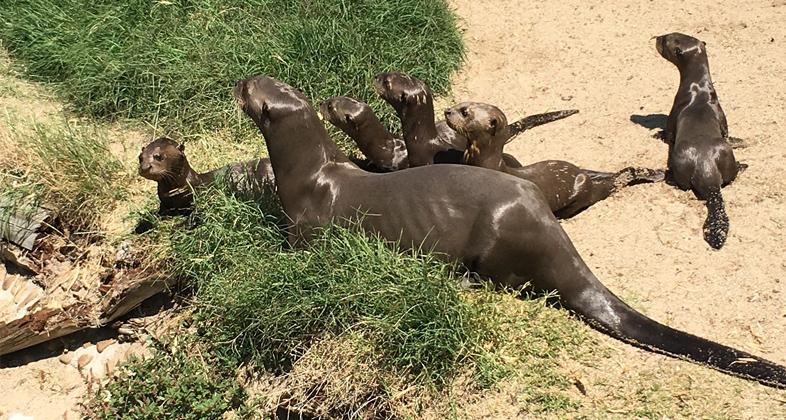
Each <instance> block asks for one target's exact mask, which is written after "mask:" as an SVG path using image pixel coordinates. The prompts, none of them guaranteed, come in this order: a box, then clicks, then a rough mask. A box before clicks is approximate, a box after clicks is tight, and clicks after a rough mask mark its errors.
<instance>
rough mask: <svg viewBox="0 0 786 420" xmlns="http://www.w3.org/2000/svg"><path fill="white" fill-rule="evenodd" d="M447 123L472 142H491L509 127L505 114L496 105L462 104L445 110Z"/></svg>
mask: <svg viewBox="0 0 786 420" xmlns="http://www.w3.org/2000/svg"><path fill="white" fill-rule="evenodd" d="M445 122H447V124H448V127H450V128H452V129H453V130H454V131H456V132H457V133H459V134H463V135H464V136H465V137H467V139H468V140H469V141H471V142H473V143H474V142H479V141H484V140H485V141H487V142H490V141H491V140H492V139H493V138H494V137H496V136H497V134H499V133H500V132H501V131H502V130H503V129H506V128H507V126H508V120H507V118H506V117H505V114H504V113H502V111H500V109H499V108H497V107H496V106H494V105H489V104H484V103H480V102H462V103H460V104H458V105H454V106H452V107H450V108H448V109H446V110H445Z"/></svg>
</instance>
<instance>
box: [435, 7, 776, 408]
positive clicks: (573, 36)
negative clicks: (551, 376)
mask: <svg viewBox="0 0 786 420" xmlns="http://www.w3.org/2000/svg"><path fill="white" fill-rule="evenodd" d="M451 3H452V4H453V6H454V7H455V9H456V10H457V12H458V14H459V15H460V16H461V18H462V20H463V22H462V26H463V27H464V28H465V33H464V37H465V40H466V43H467V49H468V54H467V63H466V65H465V66H464V70H463V71H462V72H461V73H460V74H459V75H458V76H457V77H456V78H455V80H454V94H453V98H451V99H452V100H455V101H456V102H459V101H465V100H475V101H486V102H490V103H493V104H496V105H498V106H499V107H500V108H502V109H503V111H506V113H507V115H508V119H509V120H513V119H517V118H518V117H520V116H522V115H525V114H533V113H538V112H545V111H549V110H556V109H567V108H577V109H579V110H580V111H581V113H580V114H578V115H576V116H573V117H570V118H568V119H566V120H563V121H560V122H556V123H552V124H548V125H546V126H543V127H539V128H537V129H534V130H532V131H530V132H528V133H525V134H524V135H522V136H520V137H519V138H518V139H517V140H515V141H514V142H513V143H511V144H510V145H509V146H508V147H507V149H506V151H507V152H509V153H512V154H514V155H515V156H516V157H518V158H519V159H520V160H521V161H522V162H536V161H539V160H544V159H563V160H567V161H570V162H573V163H576V164H577V165H579V166H581V167H585V168H590V169H596V170H607V171H615V170H618V169H621V168H623V167H625V166H630V165H636V166H647V167H651V168H662V167H664V166H665V163H666V154H667V147H666V145H665V144H664V143H662V142H661V141H659V140H656V139H653V138H652V137H651V134H652V133H654V132H655V131H656V130H649V129H647V128H644V127H642V126H640V125H637V124H634V123H633V122H631V121H630V117H631V116H632V115H647V114H668V112H669V110H670V107H671V104H672V100H673V98H674V94H675V92H676V89H677V85H678V83H679V76H678V72H677V69H676V68H675V67H674V66H673V65H672V64H671V63H669V62H667V61H666V60H664V59H662V58H661V57H660V56H659V55H658V53H657V52H656V51H655V48H654V41H653V40H650V38H651V37H652V36H654V35H660V34H664V33H668V32H674V31H678V32H685V33H688V34H693V35H694V36H696V37H698V38H700V39H702V40H704V41H705V42H706V43H707V50H708V52H709V59H710V68H711V72H712V76H713V80H714V82H715V88H716V89H717V91H718V95H719V98H720V101H721V103H722V104H723V107H724V110H725V112H726V115H727V117H728V120H729V127H730V129H729V131H730V134H731V135H732V136H735V137H740V138H743V139H745V140H746V141H747V142H748V143H749V144H750V146H749V147H747V148H745V149H737V150H735V154H736V156H737V159H738V160H740V161H742V162H744V163H747V164H749V165H750V168H749V169H748V170H747V171H745V172H744V173H742V174H741V175H740V177H739V178H738V179H737V181H736V182H734V183H733V184H732V185H730V186H728V187H726V188H725V189H724V190H723V195H724V198H725V200H726V203H727V211H728V214H729V217H730V219H731V230H730V235H729V239H728V241H727V243H726V246H725V247H724V248H723V249H722V250H721V251H718V252H716V251H712V250H711V249H710V248H709V246H708V245H707V244H706V243H705V242H704V241H703V240H702V232H701V226H702V223H703V221H704V218H705V216H706V209H705V207H704V205H703V204H702V203H701V202H699V201H697V200H695V199H694V197H693V195H692V193H690V192H683V191H679V190H677V189H675V188H673V187H670V186H668V185H665V184H663V183H661V184H653V185H640V186H635V187H632V188H628V189H625V190H623V191H621V192H619V193H618V194H616V195H615V196H612V197H611V198H609V199H607V200H605V201H603V202H601V203H598V204H596V205H595V206H593V207H592V208H590V209H589V210H587V211H586V212H584V213H582V214H580V215H579V216H577V217H575V218H573V219H571V220H568V221H565V222H563V226H564V227H565V229H566V230H567V232H568V234H569V235H570V237H571V239H573V242H574V244H575V245H576V247H577V248H578V250H579V252H580V253H581V255H582V256H583V257H584V258H585V260H586V261H587V263H588V264H589V266H590V267H591V268H592V270H593V271H594V272H595V274H596V275H597V276H598V277H599V278H600V279H601V281H603V282H604V284H606V285H607V286H608V287H609V288H611V289H612V290H613V291H614V292H615V293H617V294H618V295H620V296H621V297H623V299H625V300H627V301H629V302H630V303H631V304H633V305H634V306H635V307H636V308H637V309H639V310H641V311H643V312H644V313H646V314H648V315H649V316H652V317H653V318H655V319H657V320H659V321H662V322H665V323H667V324H669V325H671V326H673V327H676V328H680V329H683V330H686V331H689V332H691V333H694V334H697V335H700V336H703V337H707V338H710V339H713V340H716V341H719V342H721V343H724V344H728V345H733V346H735V347H738V348H741V349H744V350H746V351H749V352H752V353H754V354H757V355H761V356H763V357H766V358H769V359H770V360H773V361H775V362H777V363H780V364H786V288H784V285H786V243H785V242H784V234H785V233H786V193H785V192H784V191H786V146H784V144H783V141H784V139H783V128H784V125H785V124H786V122H785V121H786V118H784V117H786V112H785V111H784V110H785V109H786V107H785V104H786V85H784V81H786V67H785V64H786V2H784V1H773V0H766V1H749V2H736V1H729V0H713V1H707V0H699V1H673V0H672V1H659V2H652V1H615V2H602V3H601V2H585V1H580V0H563V1H559V2H519V1H513V0H494V1H478V0H453V1H451ZM593 4H594V5H593ZM436 112H437V113H439V112H441V109H437V110H436ZM607 341H608V342H609V343H610V344H611V345H612V346H613V347H614V348H615V351H614V352H613V354H612V358H613V359H616V360H609V361H608V362H606V363H604V365H603V366H600V367H599V368H598V369H594V368H584V369H583V371H582V373H581V375H584V376H587V377H589V378H590V382H592V381H591V379H592V378H593V377H594V379H596V380H597V381H599V382H603V381H602V380H601V379H604V378H605V379H604V380H606V381H611V384H610V385H609V386H605V387H602V388H603V389H602V390H601V391H600V392H596V391H594V390H593V386H592V385H589V386H588V392H589V397H588V398H587V400H586V401H585V402H586V407H585V408H590V407H593V406H603V407H606V408H609V407H611V408H613V406H614V402H608V401H603V399H604V398H608V397H609V396H610V394H613V393H615V392H622V393H624V392H625V391H614V388H615V386H614V384H615V383H616V384H620V386H622V387H628V386H636V387H646V382H647V380H646V378H647V377H648V374H651V375H654V376H656V377H658V378H659V379H658V382H663V383H666V384H668V383H669V377H672V376H674V377H675V380H674V383H672V384H670V385H671V386H673V387H674V388H673V389H671V391H670V392H673V393H672V394H671V395H670V397H671V398H672V399H676V398H677V397H678V396H679V397H680V398H682V397H683V396H685V395H687V399H690V394H691V392H692V390H693V389H698V388H706V390H707V391H708V392H709V394H710V395H712V393H715V394H716V396H717V397H718V401H716V403H718V404H719V405H725V406H726V408H728V410H727V411H724V410H720V408H723V407H717V406H712V407H710V405H713V403H709V402H707V401H705V402H704V403H705V404H708V406H707V409H708V410H709V409H712V410H718V411H717V412H718V413H725V414H726V415H731V416H732V417H738V416H740V417H748V416H750V417H751V418H755V417H766V416H773V415H774V416H786V409H785V407H786V405H784V404H786V394H784V393H782V392H775V391H769V390H767V389H766V388H764V387H762V386H759V385H751V384H749V383H746V382H744V381H740V380H736V379H729V378H727V377H726V376H725V375H721V374H718V373H714V372H709V370H708V369H703V368H701V367H696V366H692V365H690V364H687V363H684V362H679V361H673V360H670V359H667V358H665V357H661V356H657V355H652V354H648V353H646V352H643V351H639V350H635V349H632V348H630V347H629V346H625V345H622V344H619V343H616V342H613V341H612V340H607ZM634 372H635V374H634ZM686 375H687V376H686ZM631 376H635V377H631ZM642 378H645V379H642ZM682 382H684V384H682ZM716 387H717V391H712V389H714V388H716ZM721 403H722V404H721ZM694 404H697V405H696V407H698V408H699V410H698V411H697V413H701V412H702V411H701V409H700V407H701V406H700V405H699V404H701V401H694ZM696 407H694V408H696ZM624 408H625V407H622V408H621V409H623V411H624ZM776 413H777V414H776ZM508 414H509V413H508ZM672 415H674V414H672Z"/></svg>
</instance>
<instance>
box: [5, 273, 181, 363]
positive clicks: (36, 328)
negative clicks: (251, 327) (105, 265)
mask: <svg viewBox="0 0 786 420" xmlns="http://www.w3.org/2000/svg"><path fill="white" fill-rule="evenodd" d="M173 286H174V281H173V280H172V279H169V278H162V277H160V276H159V275H157V274H155V273H145V272H140V271H137V270H129V271H121V272H119V273H116V275H115V277H114V279H113V281H112V282H111V283H110V284H108V285H104V286H102V287H101V289H99V290H100V291H102V292H104V293H103V296H101V297H100V299H99V300H98V304H94V303H87V302H77V303H74V304H71V305H68V306H65V307H59V308H53V307H46V306H44V307H38V306H36V307H34V308H32V309H31V311H30V312H29V313H28V314H26V315H25V316H23V317H22V318H19V319H16V320H13V321H10V322H7V323H2V324H0V356H2V355H6V354H9V353H13V352H15V351H18V350H22V349H25V348H28V347H32V346H34V345H36V344H40V343H43V342H46V341H49V340H53V339H56V338H58V337H63V336H65V335H68V334H72V333H74V332H77V331H80V330H84V329H89V328H97V327H102V326H106V325H108V324H109V323H111V322H112V321H114V320H116V319H118V318H120V317H121V316H123V315H126V314H128V313H129V312H131V311H132V310H134V309H135V308H137V307H138V306H139V305H141V304H142V302H144V301H145V300H147V299H148V298H150V297H152V296H154V295H156V294H158V293H161V292H165V291H167V290H169V289H170V288H171V287H173ZM93 301H95V300H93Z"/></svg>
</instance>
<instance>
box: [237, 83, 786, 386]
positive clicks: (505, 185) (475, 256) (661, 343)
mask: <svg viewBox="0 0 786 420" xmlns="http://www.w3.org/2000/svg"><path fill="white" fill-rule="evenodd" d="M234 96H235V98H236V99H237V102H238V105H239V106H240V107H241V108H242V109H243V111H244V112H245V113H246V115H248V116H249V117H250V118H251V119H252V120H253V121H254V123H256V125H257V127H259V130H260V131H261V132H262V135H263V136H264V137H265V140H266V144H267V148H268V152H269V153H270V160H271V163H272V165H273V171H274V172H275V174H276V184H277V186H278V190H277V193H278V196H279V199H280V202H281V205H282V207H283V210H284V213H285V214H286V215H287V216H288V220H289V221H290V223H291V228H290V229H289V241H290V243H292V244H293V245H303V244H307V242H308V240H309V239H311V238H312V237H313V235H314V231H315V229H318V228H320V227H323V226H326V225H328V224H330V223H340V224H344V225H346V224H347V223H349V222H350V221H352V220H357V221H358V222H359V227H360V228H362V229H364V230H365V231H367V232H372V233H375V234H378V235H380V236H381V237H382V238H385V239H386V240H388V241H391V242H394V243H396V244H397V246H399V247H401V248H405V249H407V248H412V247H419V248H422V249H430V250H433V252H435V254H436V255H438V256H440V257H442V258H444V259H447V260H451V261H457V262H460V263H462V264H463V265H464V266H465V267H466V268H467V269H469V270H472V271H474V272H477V273H479V274H481V275H483V276H487V277H489V278H490V279H491V280H492V281H493V282H494V283H496V284H497V285H500V286H506V287H511V288H522V287H525V286H526V285H528V284H530V285H532V288H534V289H535V291H538V292H548V291H556V292H558V296H559V299H560V301H561V302H562V303H563V304H564V305H565V306H566V307H568V308H569V309H571V310H572V311H573V312H574V313H576V314H578V315H579V316H580V317H582V319H584V320H585V321H586V322H588V323H589V324H590V325H592V326H593V327H595V328H597V329H599V330H600V331H602V332H605V333H606V334H609V335H610V336H612V337H615V338H617V339H620V340H623V341H625V342H627V343H630V344H633V345H636V346H639V347H642V348H645V349H648V350H650V351H655V352H659V353H662V354H666V355H669V356H672V357H678V358H683V359H688V360H692V361H694V362H697V363H701V364H705V365H707V366H710V367H713V368H715V369H718V370H720V371H722V372H726V373H729V374H733V375H736V376H740V377H743V378H748V379H753V380H756V381H759V382H761V383H763V384H766V385H769V386H774V387H780V388H784V387H786V368H784V367H783V366H779V365H776V364H774V363H772V362H769V361H767V360H764V359H761V358H759V357H756V356H753V355H751V354H749V353H745V352H743V351H740V350H737V349H734V348H731V347H727V346H724V345H721V344H718V343H715V342H712V341H709V340H706V339H703V338H700V337H696V336H694V335H691V334H688V333H685V332H682V331H678V330H675V329H673V328H670V327H667V326H665V325H663V324H660V323H658V322H656V321H654V320H652V319H650V318H647V317H646V316H644V315H643V314H641V313H640V312H637V311H636V310H634V309H633V308H631V307H630V306H628V305H627V304H626V303H624V302H622V301H621V300H620V299H619V298H618V297H617V296H615V295H614V294H613V293H612V292H611V291H610V290H608V289H607V288H606V287H605V286H603V284H601V283H600V281H599V280H598V279H597V278H596V277H595V275H594V274H592V272H591V271H590V269H589V267H587V264H586V263H584V261H583V260H582V259H581V256H579V253H578V252H577V251H576V249H575V248H574V246H573V244H572V243H571V241H570V239H569V238H568V235H567V234H566V233H565V231H564V230H563V229H562V227H561V226H560V224H559V222H558V221H557V219H556V218H555V217H554V215H553V214H552V213H551V211H550V209H549V207H548V205H547V204H546V202H545V201H544V200H543V194H542V193H541V192H540V190H538V188H537V187H536V186H535V184H533V183H532V182H529V181H526V180H523V179H519V178H516V177H513V176H510V175H507V174H504V173H501V172H497V171H490V170H486V169H481V168H473V167H471V166H466V165H439V166H434V165H429V166H422V167H417V168H410V169H407V170H404V171H396V172H390V173H383V174H376V173H370V172H365V171H363V170H361V169H360V168H358V167H357V166H355V165H354V164H353V163H352V162H350V161H349V159H347V157H346V156H345V155H344V154H343V153H342V152H341V151H340V150H339V148H338V147H337V146H336V144H335V143H333V142H332V141H331V140H330V138H329V137H328V134H327V131H326V130H325V126H324V125H323V124H322V121H320V120H319V117H317V113H316V112H315V111H314V108H313V107H312V106H311V104H310V103H309V101H308V99H306V97H305V95H303V93H302V92H300V91H298V90H297V89H295V88H293V87H291V86H289V85H287V84H285V83H282V82H280V81H278V80H276V79H273V78H271V77H268V76H255V77H251V78H248V79H245V80H241V81H239V82H238V83H237V84H236V85H235V89H234ZM361 215H365V216H364V217H360V218H359V220H358V216H361Z"/></svg>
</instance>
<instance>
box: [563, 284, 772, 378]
mask: <svg viewBox="0 0 786 420" xmlns="http://www.w3.org/2000/svg"><path fill="white" fill-rule="evenodd" d="M598 287H600V288H601V289H602V290H603V292H600V295H599V293H597V292H596V291H597V290H598ZM588 290H592V292H585V293H580V294H577V296H578V297H577V298H574V299H571V300H574V302H571V301H570V300H565V301H564V303H565V305H566V306H568V307H569V308H571V309H573V310H574V312H575V313H577V314H578V315H579V316H581V317H582V318H583V319H584V320H585V321H586V322H587V323H588V324H590V325H591V326H592V327H594V328H596V329H598V330H600V331H601V332H604V333H606V334H608V335H610V336H612V337H614V338H617V339H619V340H622V341H624V342H626V343H629V344H631V345H634V346H636V347H640V348H643V349H646V350H650V351H653V352H656V353H661V354H664V355H667V356H671V357H675V358H679V359H684V360H689V361H692V362H695V363H699V364H701V365H705V366H708V367H711V368H713V369H717V370H719V371H721V372H724V373H727V374H730V375H733V376H737V377H741V378H745V379H750V380H754V381H757V382H759V383H761V384H764V385H767V386H771V387H775V388H786V367H784V366H780V365H777V364H775V363H772V362H770V361H767V360H764V359H762V358H759V357H756V356H753V355H751V354H748V353H745V352H743V351H741V350H737V349H734V348H731V347H727V346H724V345H722V344H718V343H715V342H713V341H710V340H706V339H704V338H701V337H697V336H695V335H691V334H688V333H686V332H682V331H679V330H675V329H673V328H670V327H667V326H665V325H663V324H660V323H658V322H656V321H654V320H652V319H650V318H648V317H646V316H644V315H643V314H641V313H639V312H637V311H636V310H634V309H633V308H631V307H630V306H628V305H627V304H625V303H624V302H622V301H621V300H620V299H619V298H618V297H617V296H615V295H614V294H613V293H612V292H611V291H609V290H608V289H606V288H605V287H604V286H603V285H601V284H600V283H599V282H598V283H596V287H593V288H592V289H588ZM577 308H581V309H577Z"/></svg>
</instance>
